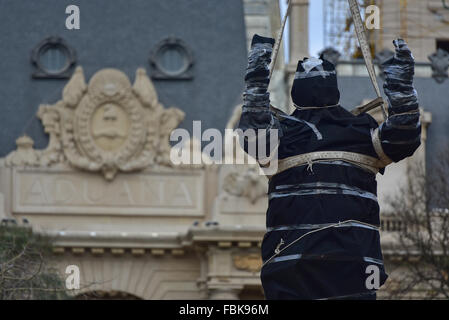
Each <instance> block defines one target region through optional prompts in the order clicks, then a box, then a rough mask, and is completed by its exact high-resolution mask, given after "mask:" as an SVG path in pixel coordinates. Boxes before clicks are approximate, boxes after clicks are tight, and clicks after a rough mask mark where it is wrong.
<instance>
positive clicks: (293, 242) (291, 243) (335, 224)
mask: <svg viewBox="0 0 449 320" xmlns="http://www.w3.org/2000/svg"><path fill="white" fill-rule="evenodd" d="M350 222H356V223H360V224H363V225H366V226H370V227H373V228H377V226H375V225H372V224H369V223H366V222H363V221H359V220H353V219H351V220H345V221H341V222H337V223H334V224H331V225H328V226H325V227H322V228H319V229H316V230H312V231H309V232H306V233H304V234H303V235H302V236H300V237H299V238H297V239H295V240H294V241H292V242H290V243H289V244H288V245H287V246H285V247H284V248H282V249H280V248H279V247H280V246H279V245H278V248H276V249H277V250H275V253H274V254H273V255H272V256H271V257H270V258H269V259H268V260H267V261H265V262H264V263H263V264H262V268H263V267H264V266H265V265H266V264H268V263H269V262H270V261H271V260H273V259H274V258H275V257H277V256H278V255H279V254H281V253H282V251H284V250H286V249H288V248H289V247H290V246H291V245H293V244H295V243H296V242H298V241H299V240H301V239H303V238H304V237H306V236H308V235H310V234H312V233H315V232H319V231H323V230H326V229H329V228H334V227H338V226H341V225H344V224H347V223H350Z"/></svg>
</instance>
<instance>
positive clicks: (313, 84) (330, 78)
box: [291, 58, 340, 107]
mask: <svg viewBox="0 0 449 320" xmlns="http://www.w3.org/2000/svg"><path fill="white" fill-rule="evenodd" d="M307 60H309V59H308V58H304V60H300V61H298V66H297V68H296V73H295V79H294V80H293V85H292V91H291V96H292V101H293V103H294V104H295V105H297V106H299V107H322V106H331V105H335V104H337V103H338V102H339V101H340V91H338V84H337V74H336V72H335V67H334V65H333V64H332V63H331V62H329V61H327V60H325V59H322V61H323V64H322V65H319V66H317V67H314V68H312V69H311V70H308V72H307V71H306V70H305V69H304V67H303V63H304V62H306V61H307Z"/></svg>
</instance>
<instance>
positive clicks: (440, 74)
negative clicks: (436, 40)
mask: <svg viewBox="0 0 449 320" xmlns="http://www.w3.org/2000/svg"><path fill="white" fill-rule="evenodd" d="M428 58H429V60H430V62H431V63H432V77H433V78H434V79H435V81H436V82H438V83H443V82H444V80H446V79H447V78H448V73H447V70H448V68H449V53H448V52H446V51H444V50H443V49H438V50H437V51H436V52H435V53H433V54H431V55H430V56H429V57H428Z"/></svg>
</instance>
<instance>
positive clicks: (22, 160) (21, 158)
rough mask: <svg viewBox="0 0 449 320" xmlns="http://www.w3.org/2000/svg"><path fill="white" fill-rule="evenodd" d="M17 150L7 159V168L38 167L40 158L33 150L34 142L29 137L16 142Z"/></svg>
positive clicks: (23, 137)
mask: <svg viewBox="0 0 449 320" xmlns="http://www.w3.org/2000/svg"><path fill="white" fill-rule="evenodd" d="M16 144H17V150H16V151H13V152H11V153H10V154H9V155H8V156H7V157H6V159H5V164H6V165H7V166H37V165H39V156H38V154H37V153H36V152H35V150H33V144H34V141H33V139H31V138H30V137H28V136H22V137H20V138H18V139H17V140H16Z"/></svg>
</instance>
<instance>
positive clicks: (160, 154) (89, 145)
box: [8, 67, 184, 180]
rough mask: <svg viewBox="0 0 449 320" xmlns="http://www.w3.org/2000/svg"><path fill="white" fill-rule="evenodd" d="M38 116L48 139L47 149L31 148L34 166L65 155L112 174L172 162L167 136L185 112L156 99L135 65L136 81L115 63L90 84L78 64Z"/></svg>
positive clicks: (78, 164)
mask: <svg viewBox="0 0 449 320" xmlns="http://www.w3.org/2000/svg"><path fill="white" fill-rule="evenodd" d="M38 117H39V118H40V119H41V120H42V123H43V125H44V128H45V132H47V133H49V135H50V141H49V145H48V147H47V148H46V149H45V150H34V149H31V147H30V148H28V149H30V150H28V151H29V152H33V154H34V155H35V156H36V159H35V161H33V162H32V163H33V165H34V166H51V165H53V164H56V163H60V162H65V161H67V162H68V163H69V164H71V165H72V166H74V167H77V168H80V169H84V170H88V171H102V172H103V174H104V176H105V178H106V179H108V180H112V179H113V178H114V177H115V175H116V173H117V171H124V172H128V171H134V170H139V169H144V168H147V167H149V166H154V165H164V166H171V165H172V163H171V161H170V149H171V147H170V144H169V136H170V133H171V131H172V130H173V129H175V128H176V127H177V126H178V124H179V123H180V122H181V121H182V119H183V118H184V112H182V111H181V110H179V109H177V108H168V109H165V108H164V107H163V106H162V104H160V103H159V102H158V97H157V93H156V90H155V88H154V86H153V84H152V83H151V80H150V79H149V78H148V76H147V75H146V72H145V70H144V69H138V70H137V73H136V80H135V82H134V85H131V83H130V81H129V79H128V77H127V76H126V75H125V74H124V73H122V72H121V71H119V70H115V69H103V70H100V71H99V72H97V73H96V74H95V75H94V76H93V77H92V79H91V80H90V82H89V85H86V83H85V80H84V74H83V70H82V68H81V67H78V68H77V69H76V70H75V73H74V74H73V76H72V78H71V79H70V81H69V82H68V84H67V85H66V87H65V88H64V91H63V99H62V100H60V101H58V102H57V103H56V104H54V105H41V106H40V108H39V111H38ZM22 149H23V148H22ZM19 151H20V150H17V151H14V152H13V153H12V154H11V157H10V158H11V159H22V158H21V157H14V155H15V154H16V153H18V152H19ZM22 153H23V152H22ZM22 162H23V161H18V160H17V161H10V162H8V163H10V165H23V164H25V163H22ZM28 165H29V164H28Z"/></svg>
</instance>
